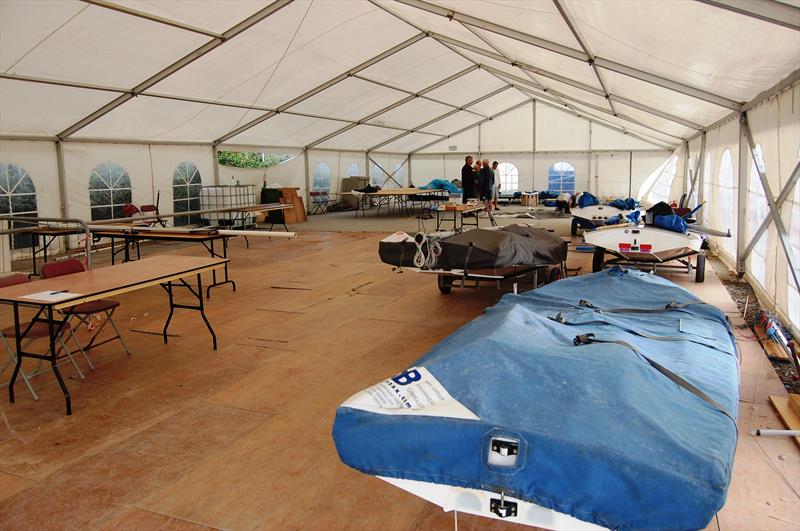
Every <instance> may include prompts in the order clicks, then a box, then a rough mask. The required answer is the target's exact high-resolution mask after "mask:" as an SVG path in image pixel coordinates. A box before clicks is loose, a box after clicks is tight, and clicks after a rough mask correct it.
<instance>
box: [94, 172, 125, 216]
mask: <svg viewBox="0 0 800 531" xmlns="http://www.w3.org/2000/svg"><path fill="white" fill-rule="evenodd" d="M130 202H131V178H130V176H129V175H128V172H127V171H126V170H125V168H123V167H122V166H120V165H119V164H114V163H113V162H103V163H102V164H98V165H97V166H96V167H95V168H94V169H93V170H92V173H91V175H89V207H90V208H91V212H92V220H98V219H115V218H123V217H125V214H123V213H122V207H123V206H124V205H125V204H126V203H130Z"/></svg>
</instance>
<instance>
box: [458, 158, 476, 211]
mask: <svg viewBox="0 0 800 531" xmlns="http://www.w3.org/2000/svg"><path fill="white" fill-rule="evenodd" d="M464 162H465V164H464V166H463V167H462V168H461V188H463V190H464V194H463V195H462V196H461V202H462V203H466V202H467V199H469V198H470V197H475V195H476V194H475V172H474V171H473V170H472V157H470V156H467V158H465V159H464Z"/></svg>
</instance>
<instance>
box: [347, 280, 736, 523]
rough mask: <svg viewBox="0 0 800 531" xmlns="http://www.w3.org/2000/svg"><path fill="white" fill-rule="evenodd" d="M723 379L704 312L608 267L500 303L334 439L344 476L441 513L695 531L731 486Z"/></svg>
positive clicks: (366, 396) (368, 401)
mask: <svg viewBox="0 0 800 531" xmlns="http://www.w3.org/2000/svg"><path fill="white" fill-rule="evenodd" d="M584 299H585V300H584ZM738 367H739V363H738V352H737V351H736V347H735V343H734V339H733V335H732V332H731V329H730V328H729V326H728V324H727V321H726V318H725V315H724V314H723V313H722V312H721V311H720V310H719V309H717V308H715V307H713V306H710V305H708V304H705V303H703V302H702V301H700V300H699V299H698V298H697V297H695V296H694V295H692V294H691V293H689V292H688V291H686V290H684V289H682V288H680V287H678V286H677V285H675V284H673V283H671V282H670V281H668V280H665V279H663V278H660V277H657V276H654V275H650V274H646V273H642V272H638V271H635V270H624V269H620V268H613V269H611V270H608V271H603V272H600V273H595V274H591V275H585V276H581V277H574V278H569V279H565V280H560V281H558V282H555V283H552V284H549V285H547V286H545V287H543V288H540V289H538V290H534V291H531V292H527V293H525V294H522V295H511V294H509V295H506V296H504V297H503V298H502V299H501V301H500V302H499V303H498V304H497V305H495V306H494V307H492V308H489V309H487V311H486V313H485V314H484V315H482V316H480V317H478V318H477V319H475V320H474V321H472V322H470V323H468V324H467V325H465V326H464V327H462V328H461V329H459V330H458V331H456V332H455V333H453V334H452V335H450V336H449V337H448V338H446V339H445V340H444V341H442V342H441V343H439V344H438V345H436V346H435V347H434V348H433V349H432V350H431V351H430V352H429V353H428V354H427V355H426V356H424V357H423V358H421V359H420V360H418V361H416V362H415V363H413V364H412V365H411V366H410V367H408V368H406V369H405V370H403V371H401V372H400V373H399V374H397V375H396V376H393V377H389V378H387V379H386V380H384V381H382V382H380V383H378V384H376V385H374V386H372V387H369V388H367V389H365V390H363V391H361V392H359V393H356V394H355V395H353V396H352V397H351V398H349V399H348V400H346V401H345V402H344V403H343V404H342V405H341V406H340V407H339V408H338V409H337V411H336V419H335V422H334V427H333V438H334V441H335V444H336V448H337V450H338V452H339V456H340V458H341V460H342V461H343V462H344V463H345V464H347V465H349V466H351V467H353V468H355V469H357V470H360V471H362V472H364V473H366V474H370V475H374V476H378V477H379V478H381V479H384V480H386V481H388V482H390V483H392V484H394V485H397V486H399V487H401V488H403V489H405V490H407V491H410V492H412V493H414V494H417V495H419V496H422V497H424V498H425V499H427V500H429V501H431V502H433V503H436V504H438V505H440V506H442V507H443V508H444V509H445V510H458V511H462V512H469V513H474V514H479V515H483V516H487V517H492V518H503V519H505V520H507V521H511V522H518V523H524V524H529V525H535V526H539V527H544V528H549V529H598V528H608V529H621V530H633V529H649V530H678V529H702V528H704V527H705V526H706V525H707V524H708V522H709V521H710V520H711V518H712V517H713V516H714V514H715V513H716V512H717V511H719V510H720V508H721V507H722V506H723V504H724V503H725V497H726V494H727V490H728V485H729V483H730V479H731V471H732V466H733V458H734V451H735V448H736V441H737V428H736V414H737V407H738V399H739V396H738V394H739V391H738V390H739V385H738V382H739V378H738Z"/></svg>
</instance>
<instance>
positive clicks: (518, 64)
mask: <svg viewBox="0 0 800 531" xmlns="http://www.w3.org/2000/svg"><path fill="white" fill-rule="evenodd" d="M432 35H433V36H434V37H435V38H436V39H437V40H440V41H443V42H446V43H448V44H452V45H453V46H457V47H459V48H463V49H465V50H469V51H471V52H473V53H477V54H480V55H483V56H485V57H488V58H489V59H494V60H495V61H499V62H502V63H505V64H507V65H510V66H513V67H515V68H519V69H520V70H523V71H526V72H530V73H532V74H538V75H540V76H543V77H547V78H550V79H554V80H556V81H560V82H561V83H564V84H565V85H571V86H573V87H575V88H579V89H581V90H584V91H586V92H591V93H592V94H596V95H597V96H602V97H605V92H604V91H602V90H600V89H598V88H595V87H593V86H591V85H587V84H586V83H581V82H580V81H576V80H574V79H571V78H568V77H564V76H562V75H560V74H556V73H554V72H550V71H548V70H544V69H542V68H539V67H536V66H532V65H529V64H527V63H525V62H523V61H517V60H514V59H510V58H507V57H505V56H504V55H502V54H498V53H495V52H490V51H489V50H484V49H483V48H479V47H477V46H473V45H471V44H468V43H466V42H461V41H459V40H457V39H453V38H450V37H447V36H445V35H440V34H438V33H433V34H432Z"/></svg>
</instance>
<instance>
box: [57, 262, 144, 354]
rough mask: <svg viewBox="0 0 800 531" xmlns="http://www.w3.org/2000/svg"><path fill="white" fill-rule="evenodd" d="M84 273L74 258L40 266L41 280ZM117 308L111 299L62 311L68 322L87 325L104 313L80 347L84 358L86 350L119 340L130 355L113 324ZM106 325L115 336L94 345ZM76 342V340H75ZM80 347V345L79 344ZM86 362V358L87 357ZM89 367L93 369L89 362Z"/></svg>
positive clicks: (80, 264) (79, 263)
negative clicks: (93, 318) (98, 324)
mask: <svg viewBox="0 0 800 531" xmlns="http://www.w3.org/2000/svg"><path fill="white" fill-rule="evenodd" d="M83 271H85V269H84V268H83V262H81V261H80V260H75V259H74V258H70V259H67V260H60V261H58V262H49V263H47V264H45V265H43V266H42V278H55V277H61V276H64V275H72V274H74V273H81V272H83ZM118 306H119V302H118V301H115V300H112V299H100V300H97V301H91V302H84V303H83V304H77V305H75V306H72V307H71V308H65V309H64V310H62V311H63V313H64V315H65V316H66V318H67V319H68V320H69V319H70V318H71V317H77V318H78V319H80V320H81V322H83V323H85V324H87V325H88V323H89V317H90V316H91V315H94V314H96V313H104V314H105V315H106V320H105V321H103V323H102V324H101V325H100V326H99V327H97V330H95V332H94V334H93V335H92V337H91V339H89V343H87V344H86V346H85V347H81V352H83V354H84V356H85V355H86V351H87V350H91V348H92V347H99V346H100V345H104V344H106V343H108V342H110V341H114V340H115V339H119V340H120V342H121V343H122V346H123V348H124V349H125V352H127V353H128V355H130V353H131V351H130V349H129V348H128V344H127V343H125V339H124V338H123V337H122V334H120V332H119V328H117V324H116V323H115V322H114V319H113V317H112V316H113V315H114V311H116V309H117V307H118ZM107 323H111V327H112V328H113V329H114V332H115V334H116V335H115V336H114V337H110V338H108V339H104V340H103V341H100V342H98V343H95V341H96V340H97V338H98V337H99V336H100V333H101V332H102V331H103V329H104V328H105V326H106V324H107ZM75 340H76V341H77V338H76V339H75ZM79 345H80V343H79ZM87 361H88V357H87ZM89 367H91V368H92V369H94V367H93V366H92V365H91V362H89Z"/></svg>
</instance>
